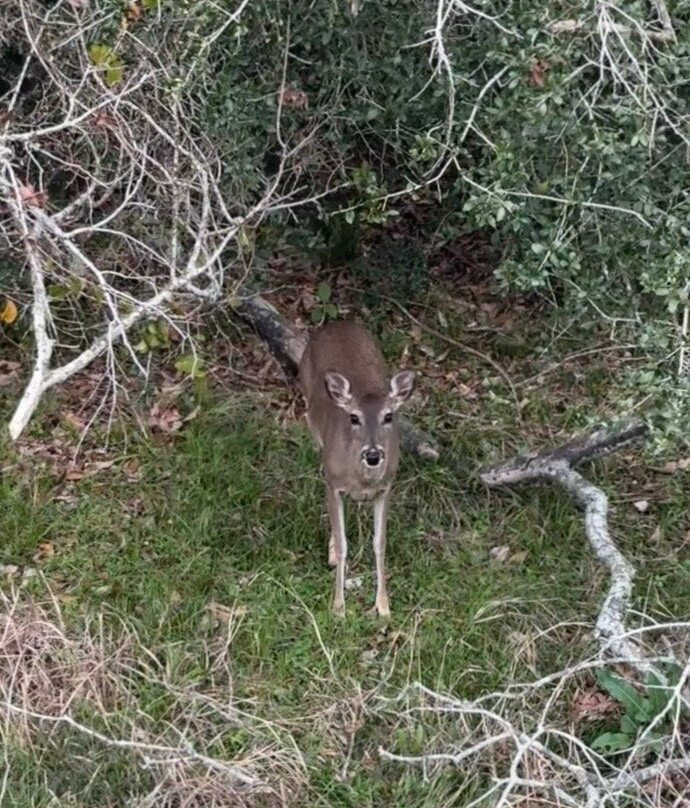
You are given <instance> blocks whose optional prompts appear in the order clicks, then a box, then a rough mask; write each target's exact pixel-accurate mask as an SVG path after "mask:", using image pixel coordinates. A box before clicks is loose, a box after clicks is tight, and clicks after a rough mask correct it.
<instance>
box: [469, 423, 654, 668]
mask: <svg viewBox="0 0 690 808" xmlns="http://www.w3.org/2000/svg"><path fill="white" fill-rule="evenodd" d="M645 433H646V427H645V426H644V424H642V423H640V422H637V421H631V422H628V423H626V424H624V425H623V426H621V427H620V428H618V429H601V430H597V431H596V432H592V433H589V434H587V435H584V436H582V437H578V438H576V439H574V440H572V441H570V442H568V443H566V444H564V445H562V446H559V447H557V448H555V449H547V450H545V451H542V452H538V453H535V454H530V455H527V456H522V457H515V458H511V459H509V460H506V461H504V462H502V463H498V464H496V465H493V466H490V467H488V468H485V469H483V470H482V471H481V472H480V477H481V479H482V480H483V481H484V482H485V483H486V484H487V485H490V486H502V485H515V484H517V483H526V482H535V481H546V482H550V483H555V484H557V485H560V486H561V487H562V488H564V489H565V490H566V491H567V492H568V493H569V494H570V495H571V496H572V497H573V499H575V501H576V502H578V503H579V504H580V505H582V507H583V508H584V509H585V533H586V535H587V540H588V541H589V544H590V546H591V548H592V550H593V551H594V553H595V555H596V556H597V558H598V559H599V561H601V563H602V564H603V565H604V566H605V567H606V569H607V571H608V573H609V577H610V584H609V590H608V593H607V595H606V598H605V599H604V603H603V604H602V606H601V609H600V610H599V616H598V617H597V621H596V630H595V634H596V636H597V638H598V640H599V642H600V644H601V648H602V651H603V652H604V653H606V654H608V655H613V656H616V657H622V658H623V659H627V660H628V661H629V663H630V665H631V666H633V667H635V668H636V669H637V670H639V671H644V672H649V671H650V670H652V669H653V668H652V666H651V665H650V664H649V663H648V662H647V661H646V660H645V655H644V653H643V652H642V651H641V650H640V648H639V646H638V645H637V644H636V643H635V641H634V640H632V639H630V637H628V636H627V635H626V632H625V625H624V621H625V616H626V614H627V611H628V608H629V605H630V598H631V594H632V582H633V577H634V575H635V570H634V568H633V565H632V564H631V563H630V562H629V561H628V560H627V559H626V558H625V556H624V555H623V554H622V553H621V552H620V550H619V549H618V547H617V546H616V544H615V542H614V541H613V539H612V538H611V534H610V532H609V528H608V519H607V515H608V499H607V497H606V494H605V493H604V492H603V491H602V490H601V488H599V487H598V486H596V485H594V484H593V483H591V482H589V481H588V480H587V479H585V478H584V477H583V476H582V475H581V474H579V473H578V472H577V471H575V469H574V468H573V467H574V466H575V465H577V464H578V463H581V462H583V461H584V460H591V459H593V458H595V457H600V456H601V455H604V454H607V453H610V452H613V451H616V450H617V449H620V448H621V447H622V446H625V445H627V444H628V443H630V442H631V441H634V440H638V439H639V438H641V437H643V436H644V435H645Z"/></svg>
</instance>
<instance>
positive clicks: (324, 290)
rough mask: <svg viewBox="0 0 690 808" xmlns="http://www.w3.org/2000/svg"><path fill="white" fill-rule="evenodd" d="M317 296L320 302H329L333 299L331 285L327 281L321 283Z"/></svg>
mask: <svg viewBox="0 0 690 808" xmlns="http://www.w3.org/2000/svg"><path fill="white" fill-rule="evenodd" d="M316 298H317V300H318V301H319V303H328V301H329V300H330V299H331V285H330V283H327V282H326V281H323V282H322V283H320V284H319V288H318V289H317V290H316Z"/></svg>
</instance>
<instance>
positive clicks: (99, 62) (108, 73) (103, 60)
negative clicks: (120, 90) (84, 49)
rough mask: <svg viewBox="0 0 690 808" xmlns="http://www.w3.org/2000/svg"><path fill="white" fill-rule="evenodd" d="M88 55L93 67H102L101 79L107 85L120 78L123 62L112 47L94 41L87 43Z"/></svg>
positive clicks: (115, 82)
mask: <svg viewBox="0 0 690 808" xmlns="http://www.w3.org/2000/svg"><path fill="white" fill-rule="evenodd" d="M89 57H90V58H91V62H92V64H93V65H94V66H95V67H100V68H103V69H104V76H103V80H104V81H105V83H106V84H107V85H108V86H109V87H112V85H113V84H117V82H118V81H120V80H121V79H122V74H123V72H124V64H123V62H122V59H120V57H119V56H118V55H117V54H116V53H115V51H114V50H113V49H112V48H109V47H108V46H107V45H103V44H102V43H100V42H95V43H94V44H93V45H89Z"/></svg>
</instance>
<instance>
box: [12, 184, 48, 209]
mask: <svg viewBox="0 0 690 808" xmlns="http://www.w3.org/2000/svg"><path fill="white" fill-rule="evenodd" d="M19 198H20V200H21V202H22V204H23V205H24V207H27V208H45V206H46V202H47V201H48V197H47V195H46V192H45V191H40V190H39V191H37V190H36V188H35V187H34V186H33V185H32V184H31V183H30V182H28V183H26V185H20V186H19Z"/></svg>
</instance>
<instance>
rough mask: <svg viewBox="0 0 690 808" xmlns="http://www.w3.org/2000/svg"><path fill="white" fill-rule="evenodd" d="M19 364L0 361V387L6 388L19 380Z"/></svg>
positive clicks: (4, 360)
mask: <svg viewBox="0 0 690 808" xmlns="http://www.w3.org/2000/svg"><path fill="white" fill-rule="evenodd" d="M20 368H21V365H20V364H19V362H10V361H8V360H7V359H0V387H7V386H8V385H10V384H13V383H14V382H15V381H16V380H17V379H18V378H19V370H20Z"/></svg>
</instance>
